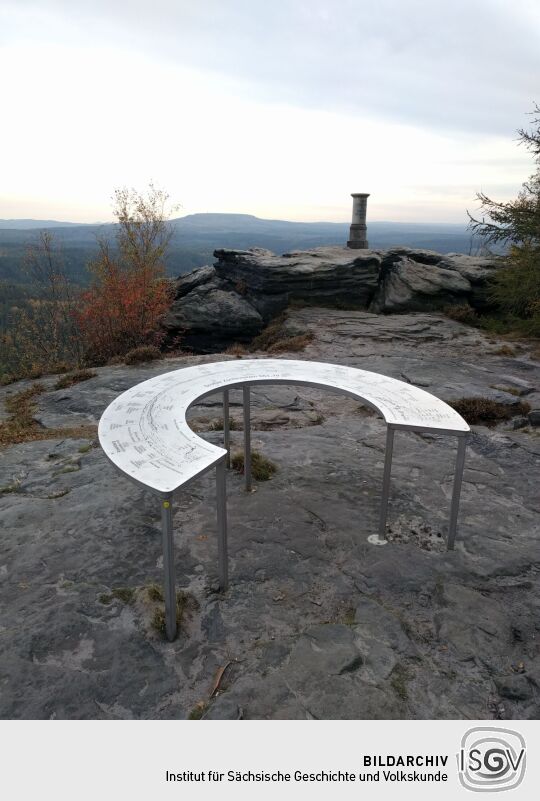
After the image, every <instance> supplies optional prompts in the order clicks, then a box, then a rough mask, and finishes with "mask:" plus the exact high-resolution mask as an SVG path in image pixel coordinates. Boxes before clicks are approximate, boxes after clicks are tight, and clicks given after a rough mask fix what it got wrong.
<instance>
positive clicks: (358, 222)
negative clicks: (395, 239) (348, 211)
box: [347, 192, 369, 248]
mask: <svg viewBox="0 0 540 801" xmlns="http://www.w3.org/2000/svg"><path fill="white" fill-rule="evenodd" d="M351 197H352V199H353V206H352V224H351V230H350V233H349V241H348V242H347V247H348V248H367V247H368V241H367V226H366V211H367V199H368V197H369V194H367V195H366V194H365V193H364V192H353V194H352V195H351Z"/></svg>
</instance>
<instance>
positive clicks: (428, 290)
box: [370, 256, 472, 313]
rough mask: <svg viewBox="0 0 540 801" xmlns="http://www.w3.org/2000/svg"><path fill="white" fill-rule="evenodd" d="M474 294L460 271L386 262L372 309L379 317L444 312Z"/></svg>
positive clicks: (400, 260)
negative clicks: (441, 310)
mask: <svg viewBox="0 0 540 801" xmlns="http://www.w3.org/2000/svg"><path fill="white" fill-rule="evenodd" d="M471 291H472V288H471V284H470V282H469V281H468V280H467V279H466V278H464V277H463V276H462V275H461V274H460V273H458V272H457V270H448V269H446V268H445V267H441V266H440V265H439V264H438V265H436V266H433V265H431V264H422V263H420V262H418V261H414V260H413V259H411V258H409V257H408V256H400V257H399V258H397V259H395V260H393V261H384V260H383V266H382V269H381V278H380V281H379V286H378V289H377V292H376V294H375V297H374V299H373V301H372V303H371V306H370V309H371V310H372V311H374V312H378V313H379V312H386V313H388V312H402V311H423V310H430V309H441V308H443V307H444V306H447V305H448V304H450V303H452V302H456V301H461V302H464V301H465V300H466V299H467V298H468V297H469V296H470V295H471Z"/></svg>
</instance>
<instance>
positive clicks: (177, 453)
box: [98, 359, 470, 640]
mask: <svg viewBox="0 0 540 801" xmlns="http://www.w3.org/2000/svg"><path fill="white" fill-rule="evenodd" d="M257 384H290V385H295V384H296V385H305V386H311V387H318V388H322V389H330V390H334V391H336V392H338V393H340V394H343V395H348V396H349V397H351V398H355V399H356V400H359V401H361V402H362V403H365V404H367V405H368V406H370V407H372V408H373V409H375V410H376V411H378V412H380V413H381V414H382V416H383V417H384V420H385V421H386V425H387V432H386V452H385V460H384V471H383V485H382V499H381V510H380V519H379V531H378V537H379V538H380V539H381V540H384V535H385V531H386V516H387V507H388V494H389V488H390V471H391V466H392V450H393V442H394V432H395V431H399V430H401V431H420V432H432V433H435V434H445V435H448V436H453V437H457V458H456V464H455V473H454V486H453V492H452V501H451V506H450V523H449V528H448V539H447V545H448V549H452V548H453V547H454V541H455V537H456V528H457V517H458V508H459V496H460V492H461V482H462V477H463V467H464V463H465V448H466V442H467V437H468V435H469V433H470V429H469V426H468V425H467V423H466V422H465V420H464V419H463V418H462V417H461V416H460V415H459V414H458V413H457V412H456V411H455V410H454V409H452V407H451V406H448V404H446V403H444V401H442V400H440V399H439V398H436V397H435V396H434V395H431V394H429V393H428V392H425V391H424V390H422V389H419V388H418V387H415V386H413V385H412V384H406V383H405V382H403V381H398V380H397V379H395V378H389V377H388V376H384V375H380V374H379V373H372V372H368V371H367V370H359V369H357V368H355V367H346V366H343V365H339V364H327V363H325V362H310V361H296V360H288V359H242V360H236V359H235V360H234V361H221V362H210V363H205V364H198V365H195V366H193V367H184V368H182V369H180V370H174V371H172V372H169V373H163V374H162V375H158V376H156V377H155V378H150V379H148V381H143V382H142V383H140V384H137V385H136V386H134V387H132V388H131V389H128V390H127V391H126V392H123V393H122V394H121V395H119V396H118V398H116V400H114V401H113V402H112V403H111V404H110V405H109V406H108V407H107V409H106V410H105V411H104V413H103V415H102V417H101V419H100V422H99V431H98V435H99V441H100V443H101V447H102V448H103V450H104V452H105V454H106V455H107V457H108V458H109V459H110V461H111V462H112V463H113V465H115V467H117V468H118V469H119V470H120V471H121V472H122V473H124V474H125V475H126V476H127V477H128V478H130V479H132V481H135V482H136V483H137V484H139V485H140V486H142V487H144V488H146V489H148V490H150V491H151V492H153V493H154V494H155V495H157V496H158V497H159V498H160V502H161V520H162V535H163V567H164V574H165V577H164V591H165V592H164V596H165V619H166V632H167V637H168V638H169V639H170V640H172V639H174V637H175V636H176V586H175V571H174V549H173V532H172V529H173V513H172V497H173V493H174V492H175V491H176V490H178V489H179V488H180V487H183V486H185V485H186V484H187V483H188V482H190V481H192V480H193V479H195V478H197V477H198V476H201V475H202V474H203V473H206V472H207V471H208V470H210V469H211V468H212V467H215V468H216V489H217V524H218V553H219V582H220V587H221V589H222V590H225V589H226V588H227V584H228V565H227V512H226V491H225V476H226V468H227V467H228V466H229V458H230V456H229V454H230V435H229V390H230V389H237V388H241V389H242V390H243V402H244V474H245V483H246V489H247V490H248V491H249V490H251V443H250V386H252V385H257ZM216 392H219V393H222V395H223V418H224V419H223V430H224V446H225V447H224V448H221V447H219V446H217V445H213V444H212V443H211V442H208V441H206V440H205V439H203V438H202V437H201V436H200V435H199V434H196V433H195V432H194V431H193V430H192V429H191V428H190V427H189V424H188V423H187V421H186V413H187V411H188V409H189V408H190V406H192V405H193V404H195V403H196V402H197V401H200V400H202V399H203V398H206V397H207V396H209V395H213V394H214V393H216Z"/></svg>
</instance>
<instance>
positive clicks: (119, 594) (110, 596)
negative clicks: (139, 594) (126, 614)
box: [98, 587, 135, 604]
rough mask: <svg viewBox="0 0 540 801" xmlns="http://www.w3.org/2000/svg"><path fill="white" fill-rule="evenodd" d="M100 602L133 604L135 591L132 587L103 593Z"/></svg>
mask: <svg viewBox="0 0 540 801" xmlns="http://www.w3.org/2000/svg"><path fill="white" fill-rule="evenodd" d="M98 600H99V602H100V604H110V603H112V601H114V600H116V601H121V602H122V603H123V604H132V603H133V601H134V600H135V590H133V589H132V588H131V587H114V588H113V589H112V590H111V591H110V593H106V592H102V593H101V595H100V596H99V598H98Z"/></svg>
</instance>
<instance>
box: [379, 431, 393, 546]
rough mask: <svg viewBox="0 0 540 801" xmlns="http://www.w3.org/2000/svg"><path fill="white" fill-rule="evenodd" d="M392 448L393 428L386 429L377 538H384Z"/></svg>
mask: <svg viewBox="0 0 540 801" xmlns="http://www.w3.org/2000/svg"><path fill="white" fill-rule="evenodd" d="M393 450H394V429H393V428H391V427H390V426H388V427H387V429H386V451H385V454H384V473H383V486H382V496H381V512H380V518H379V539H380V540H385V539H386V517H387V514H388V495H389V493H390V473H391V471H392V452H393Z"/></svg>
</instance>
